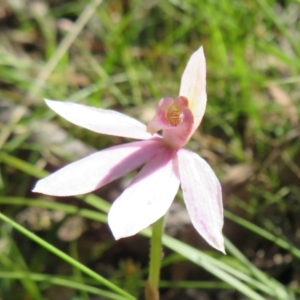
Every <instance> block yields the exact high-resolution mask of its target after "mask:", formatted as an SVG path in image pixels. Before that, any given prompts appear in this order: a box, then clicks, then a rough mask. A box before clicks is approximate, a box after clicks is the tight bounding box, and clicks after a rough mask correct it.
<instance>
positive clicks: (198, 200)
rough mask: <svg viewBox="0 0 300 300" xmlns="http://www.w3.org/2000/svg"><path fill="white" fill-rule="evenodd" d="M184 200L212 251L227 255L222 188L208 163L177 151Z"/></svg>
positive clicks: (191, 154) (187, 153) (192, 218)
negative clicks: (223, 232)
mask: <svg viewBox="0 0 300 300" xmlns="http://www.w3.org/2000/svg"><path fill="white" fill-rule="evenodd" d="M178 166H179V174H180V181H181V188H182V190H183V197H184V200H185V203H186V207H187V210H188V212H189V214H190V217H191V220H192V223H193V225H194V227H195V228H196V229H197V231H198V232H199V233H200V235H201V236H202V237H203V238H204V239H205V240H206V241H207V242H208V243H209V244H210V245H211V246H213V247H215V248H216V249H218V250H220V251H222V252H224V253H225V250H224V239H223V236H222V227H223V204H222V191H221V185H220V182H219V180H218V178H217V177H216V175H215V173H214V171H213V170H212V169H211V167H210V166H209V165H208V164H207V162H206V161H205V160H204V159H202V158H201V157H200V156H198V155H197V154H196V153H193V152H190V151H188V150H184V149H181V150H179V151H178Z"/></svg>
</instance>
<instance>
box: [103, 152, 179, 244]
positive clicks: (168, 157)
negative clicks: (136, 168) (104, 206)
mask: <svg viewBox="0 0 300 300" xmlns="http://www.w3.org/2000/svg"><path fill="white" fill-rule="evenodd" d="M174 155H175V152H174V151H173V150H171V149H169V148H167V147H166V148H163V149H162V150H161V151H160V152H159V153H158V154H157V155H156V156H155V157H153V158H152V159H151V160H150V161H149V162H148V163H147V164H146V165H145V166H144V168H143V169H142V170H141V171H140V173H139V174H138V175H137V176H136V177H135V179H134V180H133V181H132V183H131V184H130V185H129V187H128V188H127V189H126V190H125V191H124V192H123V193H122V194H121V196H120V197H119V198H118V199H117V200H116V201H115V202H114V203H113V205H112V207H111V209H110V211H109V214H108V224H109V227H110V229H111V231H112V233H113V235H114V237H115V238H116V239H119V238H123V237H127V236H131V235H134V234H136V233H138V232H139V231H140V230H142V229H144V228H146V227H147V226H149V225H150V224H152V223H153V222H155V221H156V220H158V219H159V218H160V217H162V216H163V215H165V214H166V212H167V210H168V209H169V207H170V206H171V203H172V201H173V200H174V197H175V195H176V193H177V191H178V188H179V178H178V174H177V171H176V168H175V167H174V162H175V161H174V159H173V158H174Z"/></svg>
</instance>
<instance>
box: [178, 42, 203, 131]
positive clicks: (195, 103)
mask: <svg viewBox="0 0 300 300" xmlns="http://www.w3.org/2000/svg"><path fill="white" fill-rule="evenodd" d="M179 96H185V97H186V98H187V99H188V101H189V108H190V110H191V111H192V113H193V115H194V128H193V130H192V133H194V132H195V130H196V129H197V128H198V126H199V124H200V122H201V120H202V117H203V115H204V112H205V107H206V65H205V57H204V52H203V48H202V47H200V48H199V49H198V50H197V51H196V52H194V53H193V55H192V56H191V58H190V60H189V61H188V63H187V66H186V68H185V70H184V72H183V75H182V77H181V84H180V91H179Z"/></svg>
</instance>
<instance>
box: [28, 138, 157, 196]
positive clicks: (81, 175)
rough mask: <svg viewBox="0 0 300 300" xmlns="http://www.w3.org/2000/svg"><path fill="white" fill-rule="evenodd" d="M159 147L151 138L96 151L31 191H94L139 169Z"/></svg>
mask: <svg viewBox="0 0 300 300" xmlns="http://www.w3.org/2000/svg"><path fill="white" fill-rule="evenodd" d="M161 147H162V144H161V142H160V141H159V140H158V139H152V140H147V141H139V142H133V143H128V144H124V145H120V146H115V147H111V148H108V149H105V150H103V151H100V152H96V153H94V154H91V155H89V156H87V157H85V158H83V159H81V160H78V161H76V162H73V163H71V164H69V165H67V166H66V167H64V168H62V169H60V170H58V171H57V172H55V173H53V174H51V175H49V176H48V177H46V178H44V179H41V180H39V181H38V182H37V184H36V186H35V188H34V190H33V192H37V193H42V194H47V195H53V196H70V195H78V194H85V193H88V192H91V191H94V190H96V189H98V188H99V187H101V186H103V185H105V184H107V183H109V182H111V181H112V180H114V179H116V178H119V177H121V176H123V175H124V174H126V173H128V172H129V171H131V170H134V169H135V168H137V167H139V166H140V165H142V164H143V163H145V162H146V161H148V160H149V159H150V158H151V157H153V156H154V155H155V154H156V153H157V151H159V149H160V148H161Z"/></svg>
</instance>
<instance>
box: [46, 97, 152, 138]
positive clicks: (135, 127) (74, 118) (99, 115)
mask: <svg viewBox="0 0 300 300" xmlns="http://www.w3.org/2000/svg"><path fill="white" fill-rule="evenodd" d="M45 101H46V103H47V105H48V106H49V107H50V108H51V109H53V110H54V111H55V112H56V113H58V114H59V115H60V116H62V117H63V118H65V119H66V120H68V121H70V122H72V123H73V124H76V125H78V126H81V127H83V128H86V129H89V130H92V131H95V132H98V133H102V134H109V135H115V136H122V137H127V138H133V139H140V140H146V139H149V138H151V137H152V135H151V134H150V133H149V132H147V131H146V125H145V124H143V123H141V122H139V121H138V120H136V119H133V118H131V117H128V116H126V115H124V114H122V113H119V112H117V111H114V110H108V109H101V108H95V107H90V106H86V105H82V104H76V103H72V102H62V101H55V100H47V99H45Z"/></svg>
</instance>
